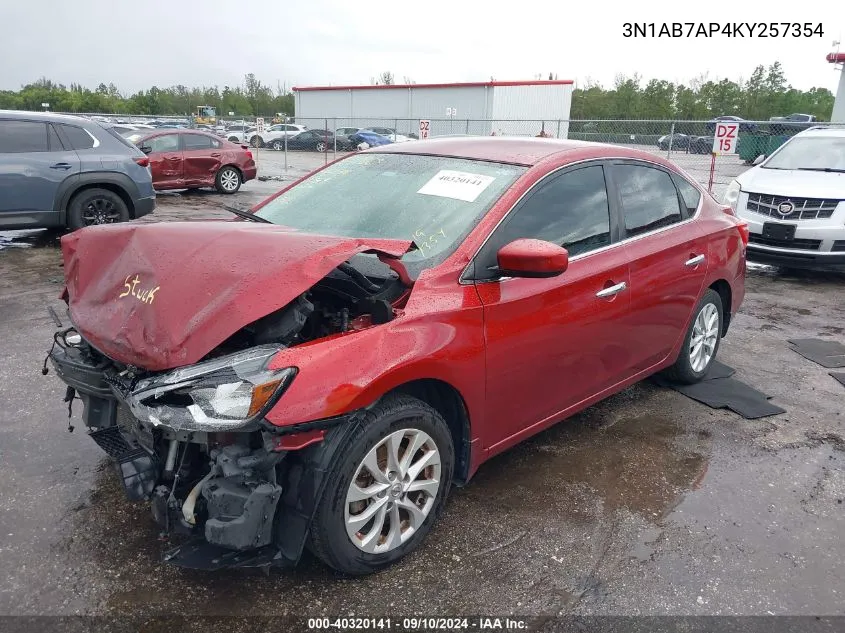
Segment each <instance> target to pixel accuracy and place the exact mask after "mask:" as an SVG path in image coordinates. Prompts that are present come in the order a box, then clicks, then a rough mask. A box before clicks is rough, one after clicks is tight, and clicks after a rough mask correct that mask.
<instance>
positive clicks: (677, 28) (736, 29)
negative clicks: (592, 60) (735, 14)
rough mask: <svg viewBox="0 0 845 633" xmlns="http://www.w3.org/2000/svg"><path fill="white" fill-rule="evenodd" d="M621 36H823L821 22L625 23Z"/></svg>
mask: <svg viewBox="0 0 845 633" xmlns="http://www.w3.org/2000/svg"><path fill="white" fill-rule="evenodd" d="M622 37H643V38H649V37H737V38H746V37H768V38H772V37H782V38H784V37H824V28H823V27H822V24H821V22H818V23H814V22H725V23H722V22H625V23H624V24H623V25H622Z"/></svg>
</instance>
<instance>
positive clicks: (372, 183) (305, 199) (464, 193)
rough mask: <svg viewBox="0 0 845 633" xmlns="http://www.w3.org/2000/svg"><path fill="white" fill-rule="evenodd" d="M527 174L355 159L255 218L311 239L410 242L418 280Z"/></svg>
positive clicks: (449, 161)
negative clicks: (314, 235) (316, 236)
mask: <svg viewBox="0 0 845 633" xmlns="http://www.w3.org/2000/svg"><path fill="white" fill-rule="evenodd" d="M525 170H526V168H525V167H520V166H516V165H504V164H500V163H489V162H485V161H477V160H467V159H462V158H446V157H440V156H420V155H415V154H387V153H385V154H377V153H372V154H356V155H354V156H350V157H349V158H347V159H345V160H342V161H339V162H337V163H335V164H334V165H330V166H329V167H327V168H326V169H324V170H323V171H320V172H317V173H315V174H314V175H313V176H311V177H309V178H307V179H306V180H303V181H302V182H301V183H300V184H298V185H296V186H294V187H292V188H291V189H289V190H288V191H286V192H285V193H283V194H282V195H281V196H279V197H278V198H276V199H275V200H272V201H271V202H269V203H267V205H265V206H264V207H262V208H261V209H259V210H258V211H257V212H256V213H257V215H260V216H261V217H263V218H267V219H268V220H270V221H271V222H274V223H276V224H281V225H284V226H287V227H291V228H294V229H298V230H301V231H305V232H308V233H320V234H323V235H337V236H342V237H374V238H390V239H399V240H413V241H414V242H415V243H416V245H417V247H418V248H417V249H416V250H412V251H411V252H409V253H408V254H407V255H405V257H404V258H403V261H404V262H406V263H407V264H408V267H409V270H414V272H418V271H419V270H421V269H423V268H427V267H429V266H433V265H435V264H437V263H439V262H441V261H443V260H444V259H445V258H446V257H447V256H448V255H449V254H451V253H452V252H453V251H454V250H455V248H457V246H458V244H460V243H461V241H462V240H463V239H464V238H465V237H466V236H467V235H468V234H469V232H470V231H471V230H472V228H473V227H474V226H475V224H476V223H477V222H478V221H479V220H480V219H481V217H482V216H483V215H484V214H485V213H486V212H487V210H488V209H489V208H490V207H491V206H492V204H493V203H494V202H495V201H496V200H497V199H498V198H499V197H500V196H501V195H502V193H503V192H504V191H505V190H506V189H507V188H508V187H509V186H510V185H511V184H512V183H513V182H514V181H515V180H516V179H517V178H518V177H519V176H520V175H521V174H522V173H524V172H525Z"/></svg>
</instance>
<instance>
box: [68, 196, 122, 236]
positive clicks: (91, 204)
mask: <svg viewBox="0 0 845 633" xmlns="http://www.w3.org/2000/svg"><path fill="white" fill-rule="evenodd" d="M128 219H129V209H128V207H127V206H126V203H125V202H124V201H123V199H122V198H121V197H120V196H119V195H117V194H116V193H115V192H113V191H109V190H108V189H98V188H94V189H85V190H84V191H80V192H79V193H77V194H76V195H74V196H73V198H71V200H70V203H69V204H68V207H67V224H68V228H70V230H71V231H76V230H77V229H81V228H83V227H86V226H96V225H99V224H115V223H117V222H126V221H127V220H128Z"/></svg>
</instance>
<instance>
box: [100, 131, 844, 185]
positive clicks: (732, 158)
mask: <svg viewBox="0 0 845 633" xmlns="http://www.w3.org/2000/svg"><path fill="white" fill-rule="evenodd" d="M99 116H106V117H120V118H121V119H123V120H124V121H126V122H127V123H131V122H133V121H138V122H141V121H144V120H150V119H157V120H159V121H160V120H163V119H165V118H167V117H152V116H150V117H146V116H141V115H137V116H135V115H133V116H130V115H99ZM429 121H430V123H429V138H440V137H449V136H454V137H461V136H518V137H548V138H557V139H572V140H580V141H592V142H597V143H609V144H612V145H622V146H625V147H632V148H636V149H640V150H644V151H646V152H649V153H651V154H654V155H656V156H661V157H664V158H668V159H670V160H672V161H674V162H675V163H676V164H677V165H678V166H680V167H681V168H682V169H684V170H685V171H686V172H687V173H688V174H689V175H690V176H691V177H693V178H695V179H696V180H697V181H698V182H700V183H701V184H702V185H704V186H705V187H708V186H710V187H711V190H712V192H713V193H714V195H716V196H717V197H718V196H720V195H721V193H722V192H723V191H724V189H725V187H727V185H728V184H729V183H730V182H731V180H733V179H734V178H736V177H737V176H738V175H739V174H741V173H742V172H743V171H745V170H746V169H748V167H749V166H750V165H752V164H753V163H754V161H755V160H756V159H757V158H758V157H760V156H767V155H769V154H771V153H772V152H773V151H774V150H775V149H777V148H778V147H780V145H782V144H783V143H784V142H785V141H786V140H787V139H789V138H790V137H791V136H793V135H795V134H797V133H798V132H800V131H802V130H805V129H807V128H809V127H813V126H814V125H820V126H836V127H840V128H842V129H845V123H801V122H794V121H744V120H743V121H740V127H739V142H738V147H737V153H736V154H720V155H717V156H716V157H715V158H714V157H713V155H712V154H711V151H712V148H713V137H714V134H715V130H716V122H715V121H656V120H607V119H596V120H563V119H552V120H548V119H547V120H540V119H536V120H534V119H530V120H529V119H520V120H513V119H511V120H494V119H459V118H457V117H448V118H432V119H430V120H429ZM291 123H293V124H296V125H299V126H305V127H306V128H307V129H308V130H310V131H312V132H316V133H318V134H319V135H320V136H321V140H322V141H323V142H322V143H317V142H315V143H297V142H291V143H290V146H287V143H285V142H283V143H272V139H281V140H282V141H285V140H286V139H287V140H291V139H292V138H293V135H294V133H293V132H292V131H290V130H288V131H287V132H286V133H284V134H280V133H279V132H282V131H283V130H281V129H278V126H279V125H284V124H291ZM188 124H189V125H190V123H188ZM254 124H255V117H218V126H219V127H220V130H219V132H218V133H220V134H221V136H222V135H225V132H223V130H222V128H224V127H229V126H243V125H254ZM274 127H276V128H277V129H275V130H274ZM419 127H420V121H419V119H405V118H391V117H363V118H341V117H337V118H305V117H289V118H288V120H287V121H285V122H283V121H281V120H280V119H274V118H273V117H265V118H264V129H265V130H267V131H268V132H269V133H268V134H265V135H264V137H265V138H266V140H267V141H268V142H263V143H261V145H262V146H263V147H259V148H257V149H260V150H261V152H260V154H259V156H256V158H257V159H258V160H259V164H261V165H262V172H263V173H265V174H267V175H284V174H286V173H287V172H288V169H289V167H291V168H297V167H299V169H300V170H301V169H302V168H305V169H313V168H315V167H317V166H319V165H320V164H325V163H327V162H328V161H330V160H333V159H334V158H336V157H338V156H340V155H342V154H344V153H346V152H348V151H354V150H355V147H354V146H353V144H351V143H350V142H349V138H350V136H351V135H352V134H354V132H356V131H357V130H372V131H374V132H376V133H378V134H380V135H382V136H385V137H387V138H388V139H389V140H390V141H393V142H405V141H408V140H414V139H417V138H418V135H419ZM274 133H275V134H274ZM272 148H277V151H284V152H285V159H284V161H281V160H280V161H276V160H273V159H272V158H271V157H270V156H267V159H268V160H266V161H261V160H260V155H261V154H264V153H265V152H270V151H274V150H273V149H272ZM306 152H307V153H309V154H310V155H309V156H307V157H306V156H304V155H303V154H304V153H306ZM315 154H317V155H315ZM319 154H322V156H320V155H319ZM300 163H301V164H302V165H301V166H300V165H299V164H300ZM264 166H266V168H265V167H264ZM268 171H269V172H270V173H268ZM274 171H279V172H280V173H279V174H275V173H273V172H274ZM711 179H712V183H711Z"/></svg>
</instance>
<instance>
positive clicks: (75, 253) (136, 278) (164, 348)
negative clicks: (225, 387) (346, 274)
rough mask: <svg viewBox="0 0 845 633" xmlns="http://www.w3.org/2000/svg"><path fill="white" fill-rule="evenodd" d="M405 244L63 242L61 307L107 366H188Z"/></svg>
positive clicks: (253, 228)
mask: <svg viewBox="0 0 845 633" xmlns="http://www.w3.org/2000/svg"><path fill="white" fill-rule="evenodd" d="M410 245H411V242H410V241H403V240H383V239H358V238H344V237H329V236H323V235H313V234H306V233H297V232H294V231H291V230H290V229H287V228H284V227H279V226H272V225H269V224H258V223H254V222H232V221H217V222H215V221H209V222H163V223H151V224H116V225H109V226H99V227H91V228H86V229H81V230H79V231H75V232H74V233H71V234H69V235H65V236H64V237H63V238H62V256H63V258H64V266H65V294H64V295H63V296H64V298H65V299H66V300H67V302H68V306H69V308H70V316H71V319H72V321H73V324H74V325H75V326H76V329H77V330H78V331H79V333H80V334H81V335H82V336H83V337H85V339H87V340H88V341H89V342H90V343H91V344H92V345H94V346H95V347H96V348H97V349H99V350H100V351H101V352H103V353H104V354H106V355H107V356H109V357H110V358H112V359H114V360H118V361H121V362H123V363H126V364H129V365H135V366H137V367H143V368H145V369H149V370H163V369H171V368H174V367H180V366H183V365H190V364H192V363H196V362H197V361H199V360H200V359H202V358H203V357H204V356H205V355H206V354H208V353H209V352H210V351H212V350H213V349H214V348H215V347H217V346H218V345H220V343H222V342H223V341H225V340H226V339H227V338H229V337H230V336H231V335H232V334H234V333H235V332H237V331H238V330H240V329H241V328H243V327H244V326H246V325H248V324H250V323H252V322H253V321H256V320H257V319H259V318H261V317H263V316H266V315H268V314H270V313H272V312H274V311H275V310H278V309H279V308H282V307H284V306H285V305H287V304H288V303H290V301H292V300H293V299H294V298H296V297H297V296H299V295H300V294H302V293H303V292H305V291H306V290H308V289H309V288H311V286H313V285H314V284H315V283H316V282H318V281H319V280H320V279H322V278H323V277H325V276H326V275H327V274H328V273H329V272H331V270H332V269H334V268H335V267H336V266H337V265H338V264H340V263H342V262H344V261H346V260H347V259H349V258H350V257H352V256H353V255H356V254H358V253H363V252H367V251H372V252H377V253H382V254H384V255H387V256H389V257H400V256H401V255H403V254H404V253H405V252H406V251H407V250H408V249H409V248H410Z"/></svg>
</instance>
